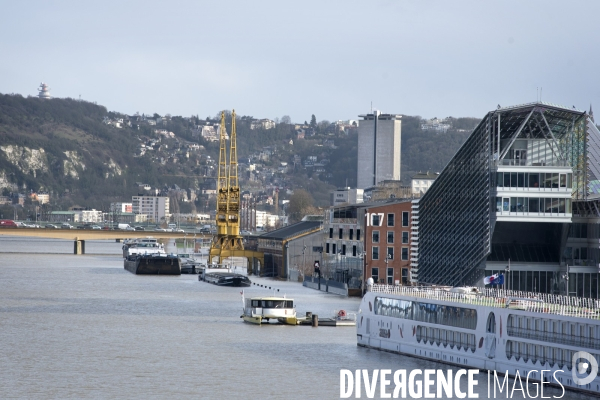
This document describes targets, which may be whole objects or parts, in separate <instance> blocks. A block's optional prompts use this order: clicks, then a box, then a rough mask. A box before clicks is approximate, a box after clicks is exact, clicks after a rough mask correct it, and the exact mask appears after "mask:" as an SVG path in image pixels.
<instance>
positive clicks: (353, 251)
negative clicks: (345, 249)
mask: <svg viewBox="0 0 600 400" xmlns="http://www.w3.org/2000/svg"><path fill="white" fill-rule="evenodd" d="M352 257H356V245H354V246H352Z"/></svg>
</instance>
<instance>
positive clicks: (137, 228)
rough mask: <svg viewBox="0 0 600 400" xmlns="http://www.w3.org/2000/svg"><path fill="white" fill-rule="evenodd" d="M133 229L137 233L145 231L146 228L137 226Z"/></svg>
mask: <svg viewBox="0 0 600 400" xmlns="http://www.w3.org/2000/svg"><path fill="white" fill-rule="evenodd" d="M133 229H135V230H136V231H143V230H144V227H143V226H135V227H133Z"/></svg>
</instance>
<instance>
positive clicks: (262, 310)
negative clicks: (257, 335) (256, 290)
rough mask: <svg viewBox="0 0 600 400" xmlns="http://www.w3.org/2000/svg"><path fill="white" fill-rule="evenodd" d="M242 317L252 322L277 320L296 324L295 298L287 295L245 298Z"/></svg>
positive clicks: (259, 323) (287, 323) (261, 322)
mask: <svg viewBox="0 0 600 400" xmlns="http://www.w3.org/2000/svg"><path fill="white" fill-rule="evenodd" d="M240 318H243V319H244V321H246V322H249V323H251V324H257V325H261V324H264V323H268V322H269V321H270V320H277V321H278V322H280V323H282V324H286V325H296V324H297V319H296V308H295V306H294V300H293V299H288V298H285V297H253V298H250V299H244V310H243V314H242V316H241V317H240Z"/></svg>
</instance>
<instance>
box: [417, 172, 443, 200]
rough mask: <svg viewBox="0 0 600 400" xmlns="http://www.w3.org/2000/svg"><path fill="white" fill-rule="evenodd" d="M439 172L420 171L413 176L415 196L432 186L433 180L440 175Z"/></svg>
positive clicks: (420, 194)
mask: <svg viewBox="0 0 600 400" xmlns="http://www.w3.org/2000/svg"><path fill="white" fill-rule="evenodd" d="M438 175H439V173H435V172H429V171H427V172H426V173H422V172H419V173H418V174H416V175H413V177H412V178H411V188H412V194H413V196H422V195H423V194H425V192H427V189H429V188H430V187H431V185H432V184H433V181H435V179H436V178H437V177H438Z"/></svg>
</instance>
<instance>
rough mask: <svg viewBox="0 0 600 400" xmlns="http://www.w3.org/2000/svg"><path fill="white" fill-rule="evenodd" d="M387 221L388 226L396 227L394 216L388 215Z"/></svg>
mask: <svg viewBox="0 0 600 400" xmlns="http://www.w3.org/2000/svg"><path fill="white" fill-rule="evenodd" d="M387 219H388V221H387V226H394V214H388V215H387Z"/></svg>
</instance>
